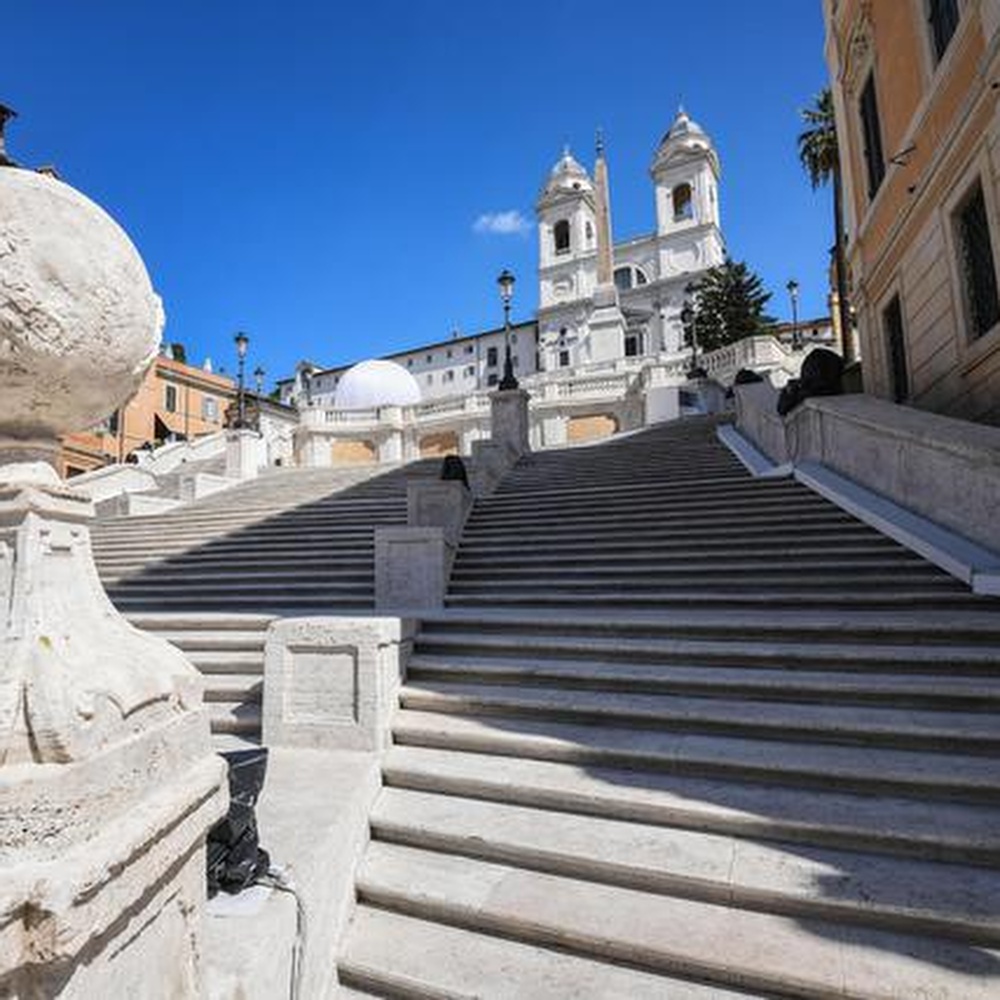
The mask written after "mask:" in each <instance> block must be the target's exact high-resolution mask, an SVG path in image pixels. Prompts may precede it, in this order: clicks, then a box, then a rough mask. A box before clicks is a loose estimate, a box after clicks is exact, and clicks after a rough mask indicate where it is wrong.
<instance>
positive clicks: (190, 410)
mask: <svg viewBox="0 0 1000 1000" xmlns="http://www.w3.org/2000/svg"><path fill="white" fill-rule="evenodd" d="M235 395H236V386H235V384H234V383H233V380H232V379H230V378H227V377H226V376H224V375H214V374H212V373H211V372H207V371H204V370H203V369H201V368H196V367H194V366H193V365H188V364H185V363H183V362H181V361H174V360H173V359H172V358H166V357H162V356H161V357H158V358H157V359H156V361H155V362H154V363H153V365H152V366H151V367H150V369H149V371H148V372H147V373H146V377H145V379H144V380H143V383H142V385H141V386H140V388H139V391H138V392H137V393H136V394H135V396H134V397H133V398H132V399H131V400H130V401H129V402H128V404H127V405H126V406H124V407H123V408H122V409H121V410H119V411H117V412H116V413H114V414H112V416H111V417H110V418H109V419H108V420H106V421H105V422H104V423H103V424H102V425H101V426H99V427H96V428H94V429H92V430H90V431H87V432H84V433H80V434H69V435H67V436H66V437H64V438H63V439H62V448H61V449H60V453H59V470H58V471H59V474H60V475H61V476H63V477H64V478H67V479H68V478H70V477H71V476H75V475H79V474H80V473H82V472H89V471H90V470H91V469H97V468H100V467H101V466H102V465H107V464H108V463H110V462H123V461H125V460H126V458H127V457H128V456H129V455H130V454H131V453H132V452H133V451H135V450H136V449H137V448H141V447H143V446H144V445H147V444H156V443H160V442H163V441H165V440H167V439H168V438H169V437H171V436H173V437H178V438H185V439H194V438H198V437H201V436H203V435H205V434H213V433H215V432H216V431H220V430H222V427H223V418H224V416H225V411H226V407H227V406H228V405H229V403H230V402H231V401H232V399H233V398H234V397H235Z"/></svg>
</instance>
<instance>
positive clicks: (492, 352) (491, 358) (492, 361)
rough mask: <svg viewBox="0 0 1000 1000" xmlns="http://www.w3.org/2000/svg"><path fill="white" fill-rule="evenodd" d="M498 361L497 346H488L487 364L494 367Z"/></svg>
mask: <svg viewBox="0 0 1000 1000" xmlns="http://www.w3.org/2000/svg"><path fill="white" fill-rule="evenodd" d="M496 363H497V349H496V348H495V347H487V348H486V364H487V365H489V366H490V367H493V366H494V365H496Z"/></svg>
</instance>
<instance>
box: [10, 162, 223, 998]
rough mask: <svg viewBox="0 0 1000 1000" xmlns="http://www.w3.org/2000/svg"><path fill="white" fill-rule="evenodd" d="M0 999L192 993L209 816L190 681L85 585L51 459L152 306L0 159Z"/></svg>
mask: <svg viewBox="0 0 1000 1000" xmlns="http://www.w3.org/2000/svg"><path fill="white" fill-rule="evenodd" d="M0 247H2V248H3V251H2V256H3V266H2V267H0V387H2V390H0V872H2V876H0V996H3V997H18V998H23V1000H27V998H36V997H39V998H40V997H60V998H61V1000H75V998H80V1000H89V998H93V997H143V998H148V1000H159V998H164V1000H166V998H173V997H185V998H187V997H199V996H200V995H202V993H203V980H202V972H201V942H202V931H201V918H202V913H203V910H204V904H205V857H204V853H205V834H206V832H207V831H208V829H209V827H210V826H211V825H212V824H213V823H214V822H215V821H216V820H217V819H218V818H219V817H220V816H221V815H222V814H223V813H224V812H225V810H226V807H227V798H228V794H227V785H226V774H225V765H224V763H223V761H222V760H221V759H220V758H219V757H218V756H217V755H216V754H214V753H213V752H212V747H211V744H210V739H209V728H208V714H207V712H206V711H205V709H204V707H203V706H202V703H201V677H200V675H199V673H198V671H197V670H196V669H195V668H194V667H193V666H192V665H191V664H190V663H188V661H187V660H186V659H185V658H184V656H183V654H182V653H181V652H180V651H179V650H177V649H175V648H174V647H173V646H170V645H169V644H168V643H166V642H163V641H162V640H160V639H157V638H155V637H153V636H150V635H146V634H144V633H142V632H139V631H138V630H136V629H135V628H133V627H132V626H131V625H130V624H129V623H128V622H127V621H125V619H124V618H122V617H121V615H119V614H118V612H117V611H116V610H115V608H114V607H113V606H112V604H111V602H110V601H109V600H108V598H107V595H106V594H105V593H104V590H103V588H102V587H101V583H100V580H99V579H98V576H97V571H96V569H95V567H94V562H93V558H92V556H91V550H90V536H89V532H88V530H87V521H88V519H89V518H90V517H91V515H92V508H91V504H90V501H89V500H88V499H87V498H86V497H85V496H83V495H82V494H80V493H77V492H75V491H73V490H71V489H69V488H68V487H66V486H65V485H63V484H62V483H60V482H59V479H58V477H57V476H56V474H55V471H54V469H53V468H52V465H51V462H52V459H53V456H54V454H55V451H56V449H57V447H58V438H59V435H60V434H65V433H69V432H72V431H76V430H80V429H82V428H85V427H90V426H93V425H94V424H95V423H97V422H98V421H99V420H102V419H104V418H105V417H106V416H108V414H110V413H112V412H113V411H114V410H115V409H116V408H118V407H120V406H122V405H123V404H124V403H125V402H126V401H127V400H128V399H129V398H130V396H131V395H132V394H134V393H135V391H136V390H137V389H138V388H139V386H140V385H141V383H142V380H143V377H144V375H145V372H146V370H147V369H148V367H149V365H150V364H151V363H152V361H153V359H154V358H155V357H156V351H157V346H158V344H159V340H160V331H161V329H162V327H163V310H162V307H161V305H160V301H159V298H158V297H157V296H156V294H155V292H154V291H153V288H152V286H151V284H150V281H149V276H148V274H147V273H146V269H145V267H144V266H143V263H142V259H141V258H140V257H139V254H138V253H137V251H136V249H135V247H133V246H132V244H131V243H130V242H129V240H128V237H127V236H126V235H125V234H124V233H123V232H122V231H121V229H120V228H119V227H118V226H117V225H116V224H115V223H114V221H113V220H112V219H111V218H110V217H109V216H108V215H107V214H106V213H105V212H103V211H102V210H101V209H100V208H99V207H98V206H97V205H95V204H94V203H93V202H91V201H89V200H88V199H87V198H85V197H84V196H83V195H81V194H80V193H79V192H77V191H74V190H73V189H72V188H71V187H69V186H68V185H66V184H63V183H61V182H60V181H58V180H56V179H55V178H53V177H49V176H44V175H41V174H36V173H33V172H32V171H30V170H18V169H14V168H12V167H9V166H5V165H3V164H2V163H0Z"/></svg>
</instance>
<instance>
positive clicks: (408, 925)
mask: <svg viewBox="0 0 1000 1000" xmlns="http://www.w3.org/2000/svg"><path fill="white" fill-rule="evenodd" d="M338 974H339V977H340V981H341V983H342V984H344V983H347V984H349V985H348V987H347V988H346V989H345V987H344V986H343V985H342V986H341V989H340V992H339V993H338V994H337V996H338V998H344V1000H347V998H350V997H352V996H358V997H370V996H384V997H393V998H404V997H405V998H412V1000H441V998H442V997H448V998H449V1000H453V998H473V997H487V996H488V997H489V1000H535V998H538V1000H540V998H541V997H544V998H545V1000H584V998H591V1000H597V998H601V1000H748V994H746V993H735V992H731V991H729V990H725V989H720V988H719V987H718V986H717V985H714V984H713V985H705V984H698V983H691V982H686V981H684V980H682V979H677V978H667V977H664V976H661V975H657V974H655V973H650V972H644V971H640V970H638V969H630V968H627V967H625V966H623V965H614V964H609V963H605V962H600V961H595V960H594V959H590V958H584V957H581V956H579V955H572V954H569V953H568V952H565V951H556V950H552V949H549V948H540V947H537V946H534V945H530V944H525V943H524V942H521V941H516V940H511V939H508V938H501V937H496V936H493V935H490V934H478V933H476V932H475V931H472V930H465V929H463V928H461V927H452V926H448V925H445V924H439V923H435V922H433V921H427V920H420V919H418V918H416V917H409V916H405V915H404V914H401V913H393V912H391V911H389V910H383V909H378V908H375V907H371V906H365V905H362V906H359V907H358V909H357V910H356V912H355V914H354V917H353V919H352V921H351V924H350V926H349V927H348V930H347V934H346V936H345V939H344V942H343V945H342V947H341V955H340V959H339V961H338ZM484 986H485V987H486V988H488V993H486V992H484ZM359 989H360V990H365V991H366V992H363V993H358V992H357V990H359ZM367 991H370V992H367Z"/></svg>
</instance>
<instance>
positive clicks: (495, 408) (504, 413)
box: [490, 389, 531, 457]
mask: <svg viewBox="0 0 1000 1000" xmlns="http://www.w3.org/2000/svg"><path fill="white" fill-rule="evenodd" d="M530 398H531V397H530V396H529V395H528V393H527V392H525V391H524V389H498V390H497V391H496V392H494V393H493V394H492V395H491V396H490V417H491V421H492V434H491V439H492V441H493V443H494V444H497V445H500V447H501V448H504V449H506V450H507V451H509V452H510V453H511V454H512V455H515V456H517V457H520V456H521V455H525V454H527V453H528V452H529V451H530V450H531V445H530V443H529V441H528V400H529V399H530Z"/></svg>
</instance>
